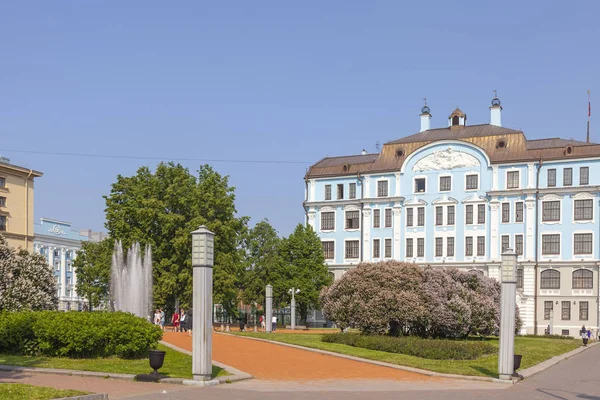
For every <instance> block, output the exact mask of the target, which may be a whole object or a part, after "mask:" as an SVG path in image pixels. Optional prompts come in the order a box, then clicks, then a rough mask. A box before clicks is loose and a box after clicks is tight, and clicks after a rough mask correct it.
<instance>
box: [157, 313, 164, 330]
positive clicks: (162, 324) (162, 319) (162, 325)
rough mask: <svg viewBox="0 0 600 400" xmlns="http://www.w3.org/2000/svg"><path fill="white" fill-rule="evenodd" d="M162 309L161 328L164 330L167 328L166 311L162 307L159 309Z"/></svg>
mask: <svg viewBox="0 0 600 400" xmlns="http://www.w3.org/2000/svg"><path fill="white" fill-rule="evenodd" d="M158 310H159V311H160V328H161V329H162V330H163V331H164V330H165V312H164V311H163V309H162V308H159V309H158Z"/></svg>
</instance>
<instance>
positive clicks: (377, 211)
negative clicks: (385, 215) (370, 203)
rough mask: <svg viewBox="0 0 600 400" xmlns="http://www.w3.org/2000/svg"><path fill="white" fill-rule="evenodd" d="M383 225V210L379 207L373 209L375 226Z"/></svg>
mask: <svg viewBox="0 0 600 400" xmlns="http://www.w3.org/2000/svg"><path fill="white" fill-rule="evenodd" d="M380 227H381V210H380V209H379V208H375V209H373V228H380Z"/></svg>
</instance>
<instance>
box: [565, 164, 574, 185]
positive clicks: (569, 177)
mask: <svg viewBox="0 0 600 400" xmlns="http://www.w3.org/2000/svg"><path fill="white" fill-rule="evenodd" d="M572 185H573V168H565V169H563V186H572Z"/></svg>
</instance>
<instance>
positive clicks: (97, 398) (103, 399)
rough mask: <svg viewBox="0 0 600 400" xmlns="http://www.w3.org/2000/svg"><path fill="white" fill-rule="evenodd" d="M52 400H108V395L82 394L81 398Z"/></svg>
mask: <svg viewBox="0 0 600 400" xmlns="http://www.w3.org/2000/svg"><path fill="white" fill-rule="evenodd" d="M54 400H108V395H107V394H104V393H102V394H100V393H95V394H84V395H82V396H75V397H61V398H60V399H54Z"/></svg>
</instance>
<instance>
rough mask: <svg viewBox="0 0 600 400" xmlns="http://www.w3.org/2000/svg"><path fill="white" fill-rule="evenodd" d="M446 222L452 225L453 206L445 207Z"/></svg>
mask: <svg viewBox="0 0 600 400" xmlns="http://www.w3.org/2000/svg"><path fill="white" fill-rule="evenodd" d="M446 224H447V225H454V206H448V207H447V208H446Z"/></svg>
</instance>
